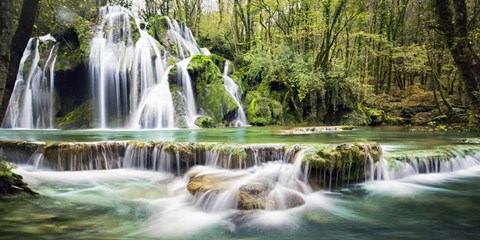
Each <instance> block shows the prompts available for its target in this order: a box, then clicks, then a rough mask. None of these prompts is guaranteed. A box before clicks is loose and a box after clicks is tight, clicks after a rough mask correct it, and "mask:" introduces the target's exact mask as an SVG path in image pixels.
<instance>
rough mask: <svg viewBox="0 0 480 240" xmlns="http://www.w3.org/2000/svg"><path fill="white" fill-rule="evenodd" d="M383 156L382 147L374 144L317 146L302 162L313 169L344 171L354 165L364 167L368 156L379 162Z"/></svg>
mask: <svg viewBox="0 0 480 240" xmlns="http://www.w3.org/2000/svg"><path fill="white" fill-rule="evenodd" d="M381 154H382V152H381V149H380V146H379V145H378V144H377V143H373V142H367V143H353V144H340V145H327V146H317V147H315V148H314V149H313V150H310V151H309V152H308V153H307V154H306V155H305V156H304V158H303V159H302V162H303V163H304V164H307V163H308V165H309V166H311V167H313V168H322V169H323V168H326V169H344V168H347V167H349V166H351V165H354V164H355V165H359V166H363V165H364V163H365V161H366V160H367V158H368V156H370V157H371V158H372V160H373V161H374V162H377V161H379V160H380V156H381Z"/></svg>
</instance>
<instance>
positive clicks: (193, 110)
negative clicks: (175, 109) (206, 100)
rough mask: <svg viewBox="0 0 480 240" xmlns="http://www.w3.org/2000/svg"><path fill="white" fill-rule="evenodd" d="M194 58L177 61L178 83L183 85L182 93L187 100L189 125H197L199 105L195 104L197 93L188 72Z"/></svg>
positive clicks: (186, 119)
mask: <svg viewBox="0 0 480 240" xmlns="http://www.w3.org/2000/svg"><path fill="white" fill-rule="evenodd" d="M191 59H192V58H191V57H189V58H186V59H184V60H182V61H180V62H178V63H177V85H180V86H182V95H183V99H184V101H185V103H184V105H185V109H186V112H185V122H186V123H187V126H188V127H196V126H195V119H196V118H197V115H198V114H197V107H196V104H195V93H194V90H193V83H192V79H191V77H190V74H189V73H188V70H187V67H188V64H189V63H190V60H191Z"/></svg>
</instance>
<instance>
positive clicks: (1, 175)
mask: <svg viewBox="0 0 480 240" xmlns="http://www.w3.org/2000/svg"><path fill="white" fill-rule="evenodd" d="M12 168H14V166H13V165H12V164H10V163H7V162H4V161H0V197H1V196H12V195H22V194H23V195H36V194H37V193H36V192H34V191H33V190H32V189H30V188H29V187H28V184H27V183H25V182H24V181H23V177H22V176H20V175H18V174H15V173H13V172H12V171H11V170H12Z"/></svg>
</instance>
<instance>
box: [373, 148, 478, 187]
mask: <svg viewBox="0 0 480 240" xmlns="http://www.w3.org/2000/svg"><path fill="white" fill-rule="evenodd" d="M478 165H480V148H476V147H472V146H468V145H466V146H450V147H442V148H438V149H435V150H433V151H426V152H424V151H411V152H403V153H402V152H400V153H396V154H395V153H394V154H391V155H387V156H384V157H382V158H381V159H380V161H378V162H376V163H373V162H370V163H369V164H368V167H367V168H366V171H368V174H367V175H368V177H367V178H366V180H369V181H375V180H383V181H389V180H395V179H402V178H405V177H409V176H414V175H419V174H432V173H448V172H455V171H459V170H463V169H467V168H470V167H474V166H478Z"/></svg>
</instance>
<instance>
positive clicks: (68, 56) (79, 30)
mask: <svg viewBox="0 0 480 240" xmlns="http://www.w3.org/2000/svg"><path fill="white" fill-rule="evenodd" d="M92 26H93V23H92V22H90V21H87V20H85V19H84V18H82V17H80V16H75V18H74V21H73V23H72V24H69V25H62V26H59V27H57V28H56V29H54V30H53V34H54V35H57V36H58V38H60V39H62V40H64V41H65V43H64V44H62V45H61V46H60V48H59V49H58V54H57V61H56V63H55V70H56V71H70V70H73V69H74V68H76V67H77V66H78V65H80V64H85V63H87V62H88V58H89V55H90V43H91V41H92V39H93V37H94V31H93V27H92ZM71 31H73V32H74V33H75V34H73V35H72V34H68V33H69V32H71ZM72 37H75V38H76V39H69V38H72ZM76 44H78V46H77V45H76Z"/></svg>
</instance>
